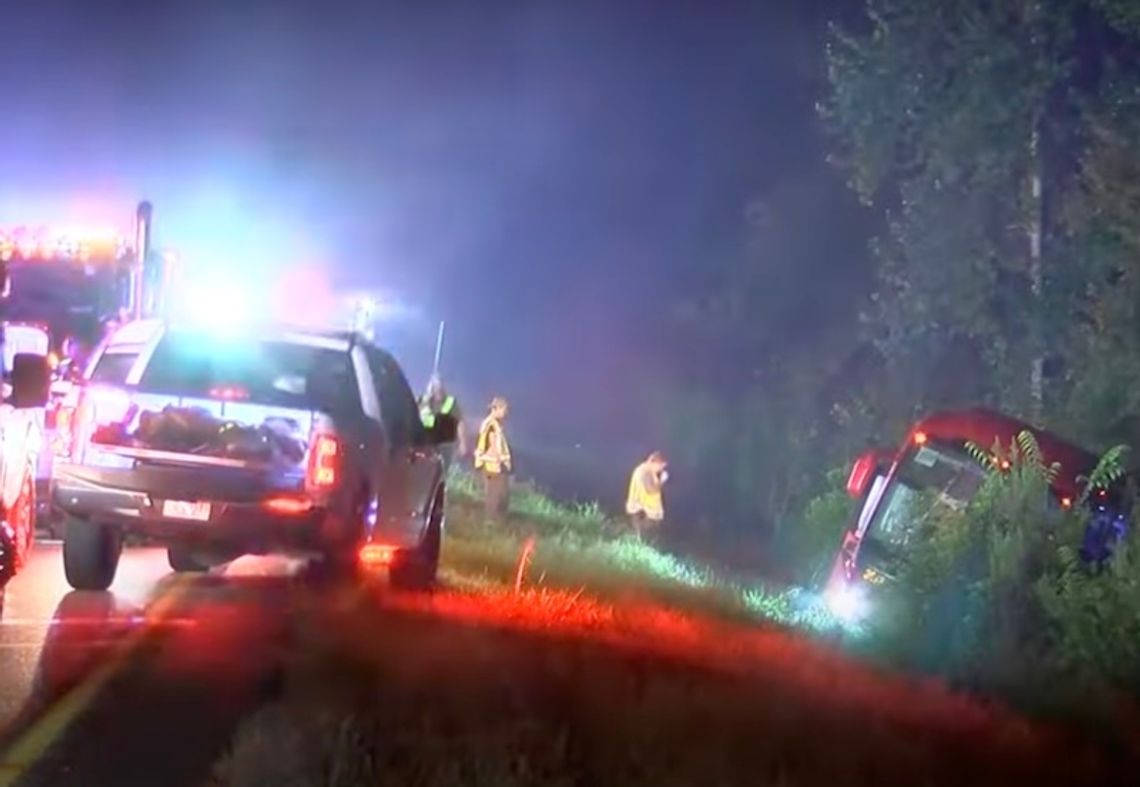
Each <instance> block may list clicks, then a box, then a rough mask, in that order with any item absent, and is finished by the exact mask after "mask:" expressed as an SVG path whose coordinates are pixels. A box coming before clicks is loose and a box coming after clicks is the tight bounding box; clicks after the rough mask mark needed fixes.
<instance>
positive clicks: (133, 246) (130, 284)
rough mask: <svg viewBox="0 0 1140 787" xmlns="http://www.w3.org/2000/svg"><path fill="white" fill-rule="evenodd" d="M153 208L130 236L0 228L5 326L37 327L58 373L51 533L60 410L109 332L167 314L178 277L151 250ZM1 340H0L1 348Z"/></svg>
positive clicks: (168, 261) (43, 508)
mask: <svg viewBox="0 0 1140 787" xmlns="http://www.w3.org/2000/svg"><path fill="white" fill-rule="evenodd" d="M152 219H153V208H152V206H151V204H150V203H149V202H145V201H144V202H140V203H139V204H138V206H137V209H136V211H135V216H134V222H133V225H134V226H133V228H132V230H131V231H130V232H129V233H124V232H119V231H116V230H114V229H108V228H101V227H97V228H91V227H27V226H24V227H13V228H0V296H2V297H0V321H2V322H0V325H2V326H16V325H19V326H23V327H24V328H25V329H26V328H28V327H38V328H39V329H40V330H42V331H43V332H44V334H45V335H46V337H47V343H48V351H49V356H48V357H49V359H50V365H51V366H52V367H53V368H54V373H53V381H52V385H51V392H50V400H49V402H48V406H47V408H46V410H45V413H44V423H43V427H44V429H43V433H44V442H45V450H43V451H41V452H40V455H39V459H38V466H37V471H36V480H35V483H36V487H37V489H38V490H39V492H40V494H39V495H38V500H39V501H40V504H39V506H38V511H37V514H38V516H39V519H40V523H41V525H44V526H47V527H48V529H49V530H50V529H51V521H52V516H51V513H50V511H49V510H48V509H47V501H48V494H47V487H48V485H49V483H50V479H51V464H52V455H53V451H52V450H50V449H51V447H52V445H53V443H54V433H55V418H56V413H57V410H58V406H59V403H60V402H61V401H62V400H63V398H64V397H65V396H66V395H67V393H68V390H69V389H70V386H71V384H72V382H73V381H74V380H75V379H77V378H78V376H79V374H80V373H81V371H82V369H83V366H84V364H85V362H86V358H87V356H88V355H89V354H90V353H91V352H92V351H93V350H94V349H95V347H96V346H97V345H98V344H99V342H100V341H101V340H102V339H103V337H104V335H105V334H106V331H107V329H108V328H109V327H110V326H111V325H112V324H116V323H118V322H121V321H123V320H126V319H140V318H144V317H149V316H153V315H156V314H159V313H161V312H162V311H163V310H164V309H165V308H166V306H167V304H166V300H167V298H168V295H169V293H170V291H171V288H172V286H173V282H174V278H175V277H176V275H177V270H178V266H177V261H176V259H175V258H174V257H173V255H171V254H169V253H162V252H159V251H156V250H155V249H154V248H153V245H152V242H151V235H152V223H153V222H152ZM2 340H3V336H2V335H0V341H2Z"/></svg>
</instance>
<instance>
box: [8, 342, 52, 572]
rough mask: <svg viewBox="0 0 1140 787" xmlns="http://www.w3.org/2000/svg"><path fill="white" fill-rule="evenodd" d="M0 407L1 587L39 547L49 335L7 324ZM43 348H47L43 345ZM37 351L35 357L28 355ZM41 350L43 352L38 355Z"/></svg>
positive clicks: (48, 371) (49, 380)
mask: <svg viewBox="0 0 1140 787" xmlns="http://www.w3.org/2000/svg"><path fill="white" fill-rule="evenodd" d="M0 330H2V331H3V339H2V340H3V346H4V351H3V367H4V368H3V376H4V382H3V390H2V402H0V588H3V587H4V586H6V585H7V584H8V582H9V581H11V579H12V577H14V576H15V575H16V574H17V573H18V572H19V571H20V569H21V568H23V566H24V565H25V563H26V562H27V559H28V554H29V552H30V551H31V549H32V546H33V545H34V543H35V532H36V531H35V519H36V477H37V470H38V468H39V464H40V456H41V455H42V448H43V444H44V439H43V433H44V406H45V405H46V404H47V400H48V389H49V387H50V385H51V374H50V370H49V369H48V361H47V357H46V355H45V352H46V345H47V334H46V333H43V332H42V330H40V331H39V333H37V330H38V329H36V328H35V327H33V326H27V325H21V324H12V323H5V324H3V325H2V326H0ZM41 344H42V345H43V346H42V347H41V346H40V345H41ZM28 349H31V350H32V351H31V352H27V351H26V350H28ZM37 350H38V351H37Z"/></svg>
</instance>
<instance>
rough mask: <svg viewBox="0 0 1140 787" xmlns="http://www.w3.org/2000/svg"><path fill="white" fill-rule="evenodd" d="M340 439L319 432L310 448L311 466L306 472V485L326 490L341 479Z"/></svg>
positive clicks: (316, 489)
mask: <svg viewBox="0 0 1140 787" xmlns="http://www.w3.org/2000/svg"><path fill="white" fill-rule="evenodd" d="M340 450H341V446H340V441H339V440H337V438H336V436H335V435H332V434H329V433H327V432H318V433H317V434H316V435H314V437H313V440H312V447H311V448H310V450H309V466H308V469H307V472H306V473H305V486H306V487H307V488H309V489H310V490H315V491H325V490H328V489H331V488H333V487H334V486H336V484H337V482H338V481H339V480H340Z"/></svg>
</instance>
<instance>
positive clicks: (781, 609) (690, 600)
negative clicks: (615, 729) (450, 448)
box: [443, 471, 838, 633]
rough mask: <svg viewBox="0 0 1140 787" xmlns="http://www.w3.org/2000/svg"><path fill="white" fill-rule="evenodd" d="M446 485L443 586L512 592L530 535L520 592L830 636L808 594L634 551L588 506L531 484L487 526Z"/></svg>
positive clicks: (462, 493)
mask: <svg viewBox="0 0 1140 787" xmlns="http://www.w3.org/2000/svg"><path fill="white" fill-rule="evenodd" d="M448 484H449V493H450V495H451V507H450V509H449V512H448V520H447V536H446V538H445V539H444V550H443V578H444V580H445V581H447V582H449V583H450V584H452V585H457V584H458V585H470V584H471V583H473V582H474V583H477V584H483V585H507V584H509V585H512V586H513V584H514V582H515V580H516V576H517V570H518V564H519V560H520V556H521V554H522V551H523V548H524V544H525V543H526V542H527V540H528V539H529V538H531V537H533V538H534V551H533V556H532V558H531V559H530V561H529V564H528V566H527V567H526V570H525V576H524V586H526V587H534V586H537V587H553V588H568V589H571V590H579V589H582V590H585V591H587V592H588V593H589V594H591V595H595V596H600V597H605V598H629V597H639V596H644V597H649V598H652V599H656V600H658V601H661V602H665V603H668V604H671V605H673V606H677V607H680V608H685V609H692V610H696V611H700V612H702V613H704V614H708V615H715V616H717V617H722V618H728V619H733V620H752V621H757V620H764V621H768V622H771V623H774V624H780V625H791V626H797V627H799V628H802V629H804V630H806V631H811V632H819V633H833V632H835V631H836V630H837V625H838V624H837V623H836V621H835V620H834V619H833V618H832V617H831V616H830V614H828V612H827V611H826V609H825V607H824V605H823V604H822V602H821V601H820V600H819V599H817V598H816V597H815V596H814V595H813V594H811V593H807V592H804V591H803V590H802V589H800V588H796V587H790V588H773V587H769V586H767V585H765V584H763V583H759V582H747V581H743V580H740V579H733V578H729V577H727V576H725V575H723V574H722V573H721V572H719V571H717V570H716V569H715V568H714V567H712V566H708V565H703V564H701V563H699V562H696V561H692V560H687V559H685V558H682V557H679V556H676V555H673V554H669V553H668V552H665V551H662V550H660V549H658V548H655V547H654V546H652V545H650V544H647V543H642V542H640V541H638V540H636V539H635V538H634V537H632V536H631V535H629V534H628V533H627V532H626V531H625V528H624V526H623V523H620V522H617V521H614V520H613V519H611V518H609V517H607V516H606V514H605V513H604V512H603V511H602V510H601V509H600V508H599V507H598V505H597V504H596V503H589V504H563V503H559V502H557V501H554V500H552V499H550V498H549V497H548V496H546V495H544V494H543V493H542V492H541V490H539V489H537V488H536V487H534V486H533V485H532V484H518V485H517V486H516V490H515V491H514V492H513V493H512V502H511V516H510V517H509V519H508V521H507V522H506V523H503V524H490V523H486V522H485V521H484V517H483V513H482V510H481V507H480V503H479V499H478V495H479V490H478V488H477V486H476V479H474V478H473V477H472V476H471V475H470V474H466V473H462V472H454V471H453V473H452V475H451V477H450V478H449V479H448Z"/></svg>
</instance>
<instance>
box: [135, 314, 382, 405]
mask: <svg viewBox="0 0 1140 787" xmlns="http://www.w3.org/2000/svg"><path fill="white" fill-rule="evenodd" d="M139 389H140V390H143V391H146V392H149V393H162V394H171V395H176V396H198V397H211V396H218V395H219V391H221V390H223V389H230V390H231V391H233V392H234V393H233V394H231V395H236V396H238V397H240V398H241V399H243V400H245V401H250V402H255V403H258V404H265V405H270V406H275V407H296V408H303V409H307V410H308V409H313V410H326V411H331V412H333V413H336V412H343V411H344V410H345V408H346V407H347V408H353V404H355V408H353V410H354V411H358V410H359V408H360V404H359V395H354V394H356V391H357V384H356V376H355V374H354V373H353V370H352V364H351V362H350V359H349V355H348V353H347V352H344V351H342V350H333V349H329V348H326V347H314V346H310V345H306V344H301V343H294V342H281V341H272V340H259V339H248V340H237V341H235V340H233V339H221V338H218V337H213V336H209V335H196V334H192V333H188V332H187V333H184V332H178V333H175V332H171V333H168V334H166V336H164V337H163V338H162V339H161V340H160V342H159V344H158V347H157V348H156V349H155V352H154V355H153V356H152V357H151V359H150V362H149V363H148V364H147V367H146V369H145V370H144V371H143V374H142V378H141V379H140V380H139Z"/></svg>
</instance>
